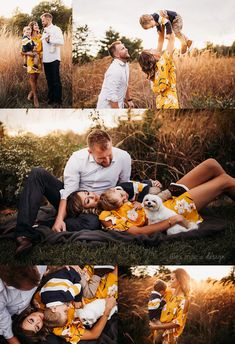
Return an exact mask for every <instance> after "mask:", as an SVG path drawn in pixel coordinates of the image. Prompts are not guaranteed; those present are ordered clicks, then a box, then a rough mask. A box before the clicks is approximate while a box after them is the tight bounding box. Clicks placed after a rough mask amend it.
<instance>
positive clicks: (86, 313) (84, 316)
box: [79, 309, 97, 327]
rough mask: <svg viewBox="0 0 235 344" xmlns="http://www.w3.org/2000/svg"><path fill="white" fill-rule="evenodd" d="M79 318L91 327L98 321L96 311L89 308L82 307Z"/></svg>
mask: <svg viewBox="0 0 235 344" xmlns="http://www.w3.org/2000/svg"><path fill="white" fill-rule="evenodd" d="M79 318H80V320H81V322H82V323H83V325H84V326H87V327H91V326H92V325H93V324H94V323H95V322H96V321H97V316H96V314H95V312H93V311H92V310H89V309H86V310H85V309H80V310H79Z"/></svg>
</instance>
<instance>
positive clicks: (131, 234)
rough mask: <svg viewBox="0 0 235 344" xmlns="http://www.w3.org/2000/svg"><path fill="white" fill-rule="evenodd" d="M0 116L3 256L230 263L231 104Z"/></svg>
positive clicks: (234, 185)
mask: <svg viewBox="0 0 235 344" xmlns="http://www.w3.org/2000/svg"><path fill="white" fill-rule="evenodd" d="M0 121H1V134H0V135H1V136H0V140H1V147H2V149H1V152H0V154H1V159H0V161H1V163H0V164H1V176H0V177H1V178H0V180H1V185H0V187H1V200H0V201H1V205H0V206H1V213H0V225H1V227H0V228H1V235H0V239H1V240H0V248H1V250H0V251H1V254H0V260H1V262H6V261H7V262H9V261H15V260H16V259H17V260H20V261H21V262H26V263H28V264H31V263H32V264H34V263H33V262H39V261H40V262H43V263H45V264H46V263H47V262H50V264H59V265H61V264H65V263H66V264H67V263H69V262H74V261H77V260H78V259H79V262H81V263H84V264H85V263H87V262H90V263H92V262H93V263H95V264H106V263H107V258H108V259H109V263H111V264H114V263H118V264H127V263H128V264H134V263H135V262H137V261H138V262H140V261H141V262H142V264H150V263H151V264H153V263H154V262H156V263H160V262H164V263H168V264H174V263H176V262H177V263H181V264H186V263H187V264H189V263H196V262H200V263H202V264H203V263H209V264H216V263H219V264H221V263H225V264H228V263H229V262H231V261H232V242H233V240H234V217H235V214H234V206H233V200H234V197H235V179H234V177H233V176H234V160H233V158H232V156H233V147H234V136H233V127H234V114H233V113H232V112H229V111H223V112H212V111H197V112H196V111H178V112H174V113H172V112H171V111H169V112H162V111H157V112H154V111H150V110H145V111H144V110H132V111H127V110H118V111H117V110H116V111H113V110H106V111H102V110H100V111H96V110H74V109H64V110H58V109H57V110H54V109H50V110H49V109H44V110H42V109H41V110H24V109H20V110H12V109H11V110H10V109H9V110H8V109H5V110H1V111H0ZM228 124H229V125H228Z"/></svg>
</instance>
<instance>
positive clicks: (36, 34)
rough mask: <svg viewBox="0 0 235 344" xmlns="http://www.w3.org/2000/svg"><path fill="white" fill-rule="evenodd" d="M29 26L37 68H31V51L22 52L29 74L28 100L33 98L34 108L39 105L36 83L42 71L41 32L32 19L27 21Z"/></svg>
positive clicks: (32, 62) (32, 63)
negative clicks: (34, 47)
mask: <svg viewBox="0 0 235 344" xmlns="http://www.w3.org/2000/svg"><path fill="white" fill-rule="evenodd" d="M29 27H30V28H31V39H32V41H33V42H34V43H35V44H36V52H37V53H38V55H39V64H38V69H37V70H35V69H34V68H33V65H34V61H33V53H32V52H27V53H23V54H25V55H27V57H28V58H27V73H28V75H29V84H30V87H31V91H30V92H29V94H28V100H31V99H33V103H34V106H35V107H36V108H38V107H39V102H38V95H37V83H38V77H39V75H40V73H41V72H42V41H41V34H40V30H39V26H38V23H37V22H36V21H32V22H30V23H29Z"/></svg>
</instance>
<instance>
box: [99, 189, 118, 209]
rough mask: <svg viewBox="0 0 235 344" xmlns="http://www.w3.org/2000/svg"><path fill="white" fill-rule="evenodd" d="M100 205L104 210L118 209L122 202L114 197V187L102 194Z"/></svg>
mask: <svg viewBox="0 0 235 344" xmlns="http://www.w3.org/2000/svg"><path fill="white" fill-rule="evenodd" d="M98 206H99V208H101V209H103V210H116V209H118V208H120V207H121V206H122V203H120V201H118V200H116V199H114V198H113V189H108V190H106V191H105V192H103V193H102V194H101V195H100V199H99V203H98Z"/></svg>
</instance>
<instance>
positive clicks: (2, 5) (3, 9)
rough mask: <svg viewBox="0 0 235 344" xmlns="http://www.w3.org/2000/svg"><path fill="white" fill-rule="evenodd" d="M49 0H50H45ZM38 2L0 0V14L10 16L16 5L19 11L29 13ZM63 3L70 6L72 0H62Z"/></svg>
mask: <svg viewBox="0 0 235 344" xmlns="http://www.w3.org/2000/svg"><path fill="white" fill-rule="evenodd" d="M46 1H51V0H46ZM40 2H42V1H39V0H23V1H22V0H21V1H17V0H7V1H0V14H1V16H4V17H7V18H9V17H11V16H12V13H13V12H14V10H15V9H16V7H19V9H20V11H21V12H23V13H28V14H30V13H31V10H32V8H33V7H35V6H36V5H38V4H39V3H40ZM62 2H63V4H64V5H65V6H67V7H71V6H72V0H63V1H62Z"/></svg>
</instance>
